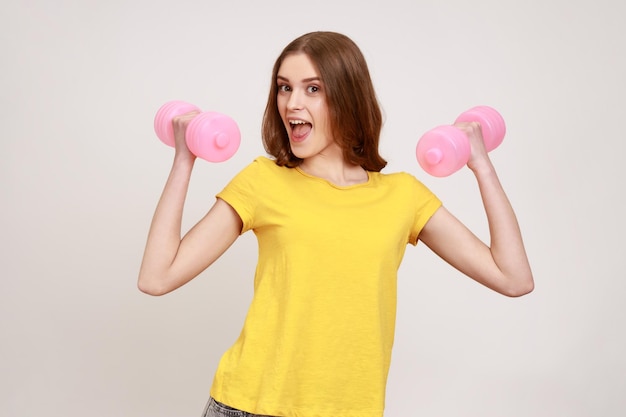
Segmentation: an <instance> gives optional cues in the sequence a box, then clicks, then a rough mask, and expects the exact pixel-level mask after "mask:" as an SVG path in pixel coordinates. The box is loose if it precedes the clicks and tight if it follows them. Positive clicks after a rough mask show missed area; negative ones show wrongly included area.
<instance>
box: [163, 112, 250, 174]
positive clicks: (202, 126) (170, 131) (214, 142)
mask: <svg viewBox="0 0 626 417" xmlns="http://www.w3.org/2000/svg"><path fill="white" fill-rule="evenodd" d="M191 111H200V109H199V108H198V107H196V106H194V105H193V104H189V103H186V102H184V101H169V102H167V103H165V104H164V105H163V106H161V108H159V110H158V111H157V113H156V116H155V117H154V131H155V133H156V135H157V137H158V138H159V139H160V140H161V141H162V142H163V143H165V144H166V145H169V146H172V147H173V146H174V127H173V126H172V119H173V118H174V117H176V116H180V115H182V114H185V113H189V112H191ZM185 141H186V143H187V147H188V148H189V150H190V151H191V152H192V153H193V154H194V155H196V156H197V157H198V158H202V159H204V160H206V161H209V162H223V161H225V160H227V159H228V158H230V157H231V156H233V155H234V154H235V152H237V149H239V143H240V142H241V133H240V132H239V127H238V126H237V123H236V122H235V121H234V120H233V119H231V118H230V117H228V116H226V115H224V114H221V113H217V112H202V113H200V114H198V115H197V116H196V117H194V118H193V119H192V120H191V122H189V125H188V126H187V131H186V132H185Z"/></svg>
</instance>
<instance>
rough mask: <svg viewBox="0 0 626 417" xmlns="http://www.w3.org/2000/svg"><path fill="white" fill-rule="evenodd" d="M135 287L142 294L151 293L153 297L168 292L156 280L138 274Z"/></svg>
mask: <svg viewBox="0 0 626 417" xmlns="http://www.w3.org/2000/svg"><path fill="white" fill-rule="evenodd" d="M137 288H138V289H139V291H141V292H142V293H144V294H148V295H152V296H155V297H158V296H161V295H165V294H167V293H168V292H170V291H169V290H168V289H167V288H165V286H163V285H160V284H158V281H156V282H155V281H153V280H149V279H147V278H146V277H143V276H141V275H140V276H139V280H138V281H137Z"/></svg>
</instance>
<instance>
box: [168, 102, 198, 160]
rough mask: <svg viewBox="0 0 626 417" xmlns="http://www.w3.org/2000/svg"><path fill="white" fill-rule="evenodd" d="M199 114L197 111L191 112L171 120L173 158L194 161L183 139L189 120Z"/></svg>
mask: <svg viewBox="0 0 626 417" xmlns="http://www.w3.org/2000/svg"><path fill="white" fill-rule="evenodd" d="M198 114H200V112H199V111H197V110H196V111H191V112H189V113H185V114H181V115H180V116H175V117H173V118H172V127H173V129H174V148H175V158H176V159H183V160H190V161H195V159H196V156H195V155H194V154H193V153H192V152H191V151H190V150H189V147H188V146H187V141H186V139H185V133H186V132H187V126H189V123H190V122H191V120H192V119H193V118H194V117H196V116H197V115H198Z"/></svg>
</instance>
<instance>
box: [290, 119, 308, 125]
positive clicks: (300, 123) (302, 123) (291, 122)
mask: <svg viewBox="0 0 626 417" xmlns="http://www.w3.org/2000/svg"><path fill="white" fill-rule="evenodd" d="M289 123H290V124H292V125H305V124H307V122H305V121H304V120H290V121H289Z"/></svg>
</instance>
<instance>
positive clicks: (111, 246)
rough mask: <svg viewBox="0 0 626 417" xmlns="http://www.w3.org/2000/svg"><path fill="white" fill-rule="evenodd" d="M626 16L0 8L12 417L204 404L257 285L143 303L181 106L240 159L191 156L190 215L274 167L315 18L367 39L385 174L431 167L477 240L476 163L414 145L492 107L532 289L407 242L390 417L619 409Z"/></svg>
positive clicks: (184, 410)
mask: <svg viewBox="0 0 626 417" xmlns="http://www.w3.org/2000/svg"><path fill="white" fill-rule="evenodd" d="M625 12H626V10H625V7H624V3H623V2H621V1H617V0H613V1H609V0H596V1H577V0H569V1H566V0H562V1H544V0H542V1H538V0H527V1H524V2H521V1H496V0H492V1H490V0H477V1H472V2H468V1H462V0H447V1H442V0H431V1H399V0H388V1H384V2H379V1H369V2H364V1H361V0H358V1H338V0H333V1H328V0H318V1H315V2H286V1H278V0H268V1H259V2H253V1H249V2H241V1H232V0H231V1H222V2H213V1H200V0H179V1H176V2H174V1H163V0H150V1H148V0H145V1H132V0H131V1H129V0H125V1H121V0H107V1H99V2H96V1H80V0H74V1H70V0H57V1H44V0H31V1H27V0H24V1H20V2H4V3H3V5H2V6H0V35H1V38H0V42H1V43H0V47H1V54H0V59H1V60H2V61H1V66H0V68H1V70H0V71H1V74H2V77H0V92H1V95H0V100H1V101H0V105H1V110H2V111H1V112H0V118H1V119H0V120H1V122H2V123H1V126H2V135H1V136H0V155H2V162H1V163H0V175H1V177H0V178H1V183H0V193H1V194H0V195H1V196H2V204H1V205H0V222H1V223H0V230H1V231H2V233H1V244H2V250H1V251H0V256H1V258H0V260H1V262H0V265H1V267H0V268H1V269H0V270H1V271H2V277H1V280H0V335H1V337H2V341H1V343H0V415H1V416H3V417H4V416H6V417H17V416H35V415H46V416H66V417H67V416H107V417H110V416H132V417H141V416H152V417H155V416H156V417H159V416H163V417H182V416H196V415H199V414H200V411H201V409H202V407H203V405H204V402H205V401H206V399H207V397H208V390H209V387H210V384H211V380H212V377H213V372H214V370H215V367H216V365H217V362H218V360H219V357H220V355H221V354H222V353H223V351H224V350H225V349H226V348H227V347H228V346H229V345H230V344H231V343H232V342H233V341H234V339H235V337H236V336H237V335H238V333H239V330H240V327H241V324H242V319H243V317H244V314H245V311H246V308H247V305H248V303H249V301H250V297H251V286H252V273H253V270H254V266H255V261H256V246H255V245H256V243H255V241H254V237H253V235H252V234H247V235H244V236H243V237H242V238H241V239H240V240H239V241H238V242H237V243H236V244H235V245H234V246H233V247H232V248H231V249H230V251H229V252H228V253H227V254H226V255H224V257H222V258H221V259H220V260H219V261H218V262H217V263H216V264H215V265H214V266H213V267H212V269H210V270H208V271H206V272H205V273H203V274H202V275H201V276H200V277H199V278H197V279H196V280H194V281H192V282H191V283H190V284H188V285H187V286H185V287H183V288H181V289H180V290H178V291H176V292H174V293H172V294H170V295H167V296H165V297H161V298H152V297H149V296H147V295H144V294H141V293H140V292H139V291H138V290H137V289H136V276H137V272H138V268H139V263H140V259H141V256H142V252H143V246H144V243H145V238H146V235H147V231H148V227H149V222H150V219H151V216H152V213H153V210H154V207H155V205H156V202H157V199H158V197H159V194H160V191H161V189H162V187H163V184H164V182H165V179H166V177H167V174H168V171H169V167H170V164H171V159H172V155H173V152H172V149H171V148H168V147H167V146H165V145H163V144H161V143H160V142H159V141H158V140H157V139H156V137H155V135H154V133H153V131H152V120H153V116H154V113H155V111H156V110H157V108H158V107H159V106H160V105H161V104H162V103H163V102H165V101H167V100H172V99H181V100H186V101H190V102H193V103H195V104H197V105H198V106H200V107H202V108H204V109H206V110H215V111H221V112H224V113H227V114H230V115H231V116H232V117H233V118H235V119H236V120H237V121H238V123H239V125H240V128H241V131H242V135H243V136H242V137H243V139H242V146H241V148H240V150H239V152H238V153H237V155H236V156H235V157H234V158H232V159H231V160H229V161H227V162H225V163H222V164H210V163H206V162H204V161H199V162H198V164H197V165H196V170H195V172H194V176H193V179H192V185H191V189H190V193H189V199H188V205H187V212H186V217H185V227H186V228H187V227H189V226H190V225H191V224H193V223H195V221H197V220H198V219H199V218H200V216H202V215H203V214H204V213H205V211H206V210H207V209H208V207H209V206H210V205H211V204H212V202H213V199H214V197H213V196H214V194H215V193H216V192H217V191H219V190H220V189H221V188H222V187H223V186H224V185H225V183H226V182H227V181H228V180H229V179H230V178H231V177H232V176H233V175H234V174H235V173H236V172H238V171H239V170H240V169H241V168H243V167H244V166H245V165H246V164H247V163H249V162H250V161H251V160H252V159H253V158H254V157H255V156H257V155H262V154H263V153H264V152H263V148H262V146H261V142H260V135H259V131H260V121H261V115H262V112H263V108H264V105H265V101H266V98H267V91H268V89H269V83H270V79H269V76H270V73H271V66H272V64H273V62H274V60H275V58H276V56H277V55H278V53H279V52H280V50H281V49H282V48H283V47H284V45H286V44H287V43H288V42H289V41H290V40H292V39H293V38H295V37H296V36H298V35H300V34H302V33H305V32H308V31H312V30H320V29H323V30H335V31H340V32H343V33H345V34H347V35H349V36H350V37H352V38H353V39H354V40H355V41H356V42H357V43H358V44H359V45H360V46H361V48H362V50H363V52H364V54H365V55H366V57H367V59H368V62H369V64H370V68H371V72H372V76H373V79H374V82H375V85H376V88H377V91H378V94H379V98H380V100H381V103H382V105H383V108H384V111H385V117H386V122H385V128H384V133H383V138H382V152H383V154H384V156H385V157H386V158H387V159H388V161H389V166H388V168H387V169H386V172H393V171H399V170H402V171H408V172H411V173H412V174H414V175H416V176H417V177H418V178H420V179H422V180H423V181H424V182H425V183H426V184H427V185H428V186H429V187H431V188H432V189H433V190H434V191H435V192H436V193H437V194H438V195H439V196H440V197H441V198H442V199H443V200H444V202H445V204H446V205H447V206H448V207H449V208H450V210H451V211H452V212H454V213H455V214H456V215H457V216H458V217H460V218H461V219H462V220H463V221H464V222H466V223H467V224H468V225H469V226H470V227H471V228H473V229H474V230H476V232H477V234H478V235H480V236H482V237H486V235H487V233H486V225H485V221H484V216H483V213H482V208H481V205H480V200H479V196H478V193H477V189H476V186H475V182H474V180H473V178H472V176H471V174H470V173H469V172H468V170H467V169H465V170H463V171H462V172H459V173H457V174H455V175H453V176H451V177H448V178H443V179H441V178H433V177H430V176H428V175H427V174H426V173H424V172H423V171H422V170H421V168H420V167H419V166H418V165H417V163H416V161H415V156H414V149H415V145H416V143H417V139H418V138H419V136H420V135H421V134H422V133H423V132H424V131H426V130H428V129H430V128H431V127H433V126H435V125H438V124H445V123H449V122H451V121H453V120H454V118H455V117H456V116H457V115H458V114H459V113H460V112H462V111H463V110H465V109H467V108H469V107H471V106H474V105H477V104H488V105H491V106H494V107H496V108H498V109H499V110H500V112H501V113H502V114H503V116H504V117H505V119H506V121H507V127H508V134H507V137H506V138H505V140H504V142H503V144H502V145H501V146H500V147H499V148H498V149H496V150H495V151H493V161H494V163H495V164H496V166H497V168H498V170H499V174H500V176H501V179H502V182H503V183H504V185H505V187H506V189H507V192H508V194H509V197H510V199H511V200H512V202H513V204H514V206H515V208H516V210H517V214H518V217H519V221H520V223H521V225H522V229H523V234H524V238H525V241H526V244H527V249H528V254H529V257H530V259H531V263H532V267H533V271H534V274H535V278H536V290H535V292H534V293H532V294H531V295H529V296H527V297H523V298H520V299H507V298H505V297H502V296H499V295H497V294H495V293H491V292H489V291H488V290H486V289H484V288H482V287H480V286H479V285H477V284H475V283H474V282H472V281H471V280H469V279H466V278H464V277H462V276H461V275H460V274H459V273H457V272H456V271H454V270H452V269H451V268H450V267H449V266H447V265H445V264H444V263H443V262H442V261H441V260H439V259H438V258H436V257H435V256H433V255H432V254H431V253H430V252H429V251H428V250H427V249H426V248H425V247H422V246H419V247H418V248H417V249H415V248H408V250H407V254H406V256H405V261H404V263H403V265H402V268H401V271H400V277H399V282H400V294H399V310H398V326H397V338H396V345H395V350H394V357H393V365H392V369H391V373H390V377H389V384H388V404H387V413H386V415H387V416H392V417H393V416H469V417H473V416H481V417H488V416H507V417H517V416H534V417H537V416H569V417H578V416H594V417H595V416H603V417H606V416H622V415H624V412H625V411H626V400H625V397H624V395H623V394H624V389H625V387H626V376H625V375H626V360H625V359H624V352H625V350H626V349H625V348H626V342H625V337H624V329H625V325H626V317H625V316H626V314H625V309H624V307H623V301H622V300H623V296H624V293H625V292H626V282H625V281H626V280H625V278H626V276H625V275H626V274H625V273H624V269H623V262H624V255H625V253H624V244H623V242H622V240H621V239H622V238H623V236H624V232H625V222H624V218H623V215H624V209H625V208H626V207H625V206H624V202H623V194H624V186H623V180H624V179H625V175H624V168H623V163H624V158H625V156H626V152H625V150H626V147H625V145H624V141H625V134H624V123H623V121H624V113H625V110H626V107H625V105H624V97H625V95H626V85H625V81H624V79H625V74H626V61H625V55H626V54H625V53H626V30H625V29H624V26H623V17H624V15H625Z"/></svg>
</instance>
